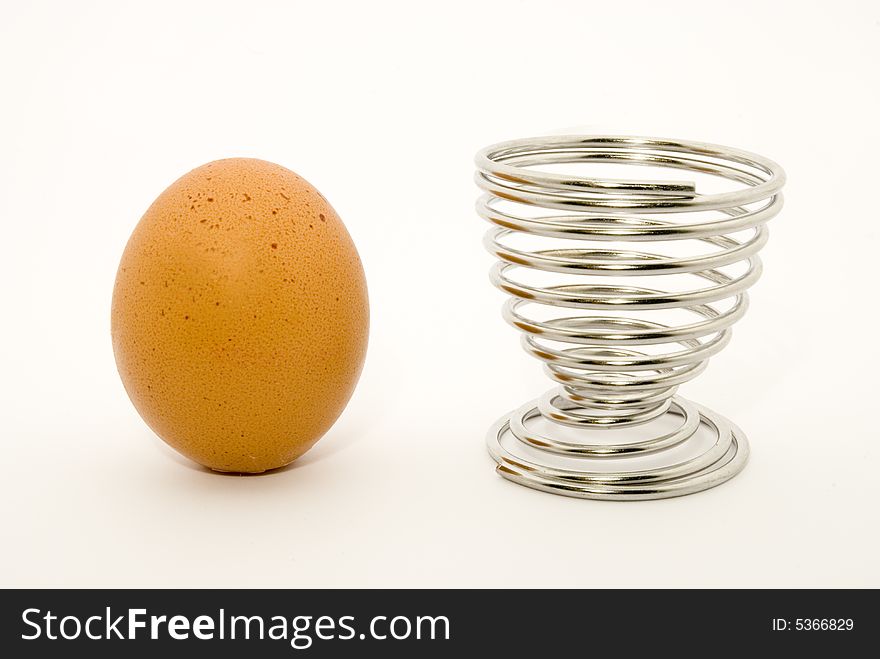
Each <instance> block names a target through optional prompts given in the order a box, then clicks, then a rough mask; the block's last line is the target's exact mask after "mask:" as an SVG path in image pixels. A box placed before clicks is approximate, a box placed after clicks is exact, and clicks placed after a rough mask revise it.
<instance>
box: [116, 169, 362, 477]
mask: <svg viewBox="0 0 880 659" xmlns="http://www.w3.org/2000/svg"><path fill="white" fill-rule="evenodd" d="M111 315H112V330H111V332H112V338H113V351H114V354H115V356H116V364H117V367H118V369H119V374H120V376H121V377H122V382H123V384H124V385H125V389H126V391H127V392H128V395H129V397H130V398H131V401H132V403H134V406H135V408H137V411H138V412H139V413H140V415H141V416H142V417H143V419H144V420H145V421H146V422H147V424H148V425H149V426H150V427H151V428H152V429H153V430H154V431H155V432H156V434H157V435H159V436H160V437H161V438H162V439H163V440H165V441H166V442H167V443H168V444H170V445H171V446H172V447H174V448H175V449H177V450H178V451H180V453H182V454H183V455H186V456H188V457H189V458H192V459H193V460H195V461H196V462H199V463H201V464H202V465H205V466H207V467H210V468H211V469H215V470H218V471H228V472H247V473H257V472H262V471H266V470H267V469H273V468H276V467H281V466H283V465H286V464H288V463H290V462H292V461H293V460H295V459H296V458H298V457H299V456H301V455H302V454H303V453H305V452H306V451H307V450H308V449H309V448H310V447H311V446H312V445H314V443H315V442H316V441H318V439H319V438H320V437H321V436H322V435H323V434H324V433H325V432H326V431H327V430H328V429H329V428H330V426H331V425H332V424H333V422H334V421H335V420H336V419H337V417H338V416H339V414H340V413H341V412H342V410H343V408H344V407H345V405H346V404H347V403H348V400H349V398H350V397H351V394H352V392H353V391H354V387H355V384H356V383H357V379H358V377H359V375H360V372H361V368H362V366H363V361H364V356H365V352H366V347H367V335H368V329H369V307H368V302H367V286H366V280H365V277H364V271H363V268H362V266H361V261H360V258H359V257H358V253H357V250H356V249H355V246H354V243H353V242H352V240H351V237H350V236H349V234H348V232H347V231H346V229H345V226H344V225H343V223H342V221H341V220H340V219H339V216H338V215H337V214H336V212H335V211H334V210H333V208H332V207H331V206H330V204H329V203H328V202H327V200H326V199H324V197H323V196H322V195H321V194H320V193H319V192H318V191H317V190H316V189H315V188H314V187H312V186H311V185H310V184H309V183H308V182H307V181H305V180H304V179H303V178H301V177H300V176H298V175H296V174H295V173H293V172H292V171H290V170H288V169H285V168H284V167H281V166H280V165H276V164H273V163H270V162H265V161H263V160H255V159H248V158H231V159H228V160H218V161H215V162H211V163H208V164H206V165H203V166H202V167H199V168H198V169H195V170H193V171H191V172H189V173H188V174H186V175H184V176H183V177H181V178H180V179H178V180H177V181H176V182H174V183H173V184H172V185H171V186H170V187H169V188H168V189H167V190H165V191H164V192H163V193H162V194H161V195H159V197H158V199H156V201H155V202H153V204H152V205H151V206H150V208H149V209H148V210H147V212H146V213H145V214H144V216H143V218H141V220H140V222H139V223H138V225H137V227H136V228H135V230H134V233H132V235H131V238H130V239H129V241H128V245H127V246H126V248H125V252H124V253H123V255H122V260H121V263H120V265H119V270H118V272H117V276H116V285H115V287H114V290H113V305H112V313H111Z"/></svg>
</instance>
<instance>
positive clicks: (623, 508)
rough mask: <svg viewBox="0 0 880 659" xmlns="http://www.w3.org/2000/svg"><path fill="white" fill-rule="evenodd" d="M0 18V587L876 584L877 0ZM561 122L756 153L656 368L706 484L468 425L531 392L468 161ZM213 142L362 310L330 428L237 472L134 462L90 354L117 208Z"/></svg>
mask: <svg viewBox="0 0 880 659" xmlns="http://www.w3.org/2000/svg"><path fill="white" fill-rule="evenodd" d="M5 4H7V5H8V6H5V7H4V9H3V15H4V18H3V21H2V25H0V94H2V102H0V151H2V155H0V219H2V246H3V254H2V259H0V275H2V276H0V281H2V287H3V288H2V308H3V322H2V325H0V333H2V334H0V355H2V366H0V370H2V389H0V399H2V421H3V425H2V433H0V446H2V452H0V460H2V463H3V466H4V469H3V476H2V478H0V506H2V524H0V544H2V547H3V549H2V555H0V584H2V585H6V586H17V585H21V586H42V585H46V586H48V585H64V586H68V585H70V586H72V585H78V586H99V585H107V586H136V585H137V586H188V585H192V586H414V587H418V586H875V587H876V586H880V561H878V559H877V556H878V554H880V532H878V526H880V525H878V521H880V519H878V518H880V515H878V505H880V486H878V467H880V462H878V456H880V449H878V442H877V440H878V439H880V437H878V431H877V425H876V424H875V423H873V421H872V416H873V415H874V414H876V411H877V408H878V387H877V380H876V373H877V367H878V359H877V351H876V336H875V333H876V327H877V326H878V325H877V297H876V296H877V293H876V291H877V288H876V284H877V261H878V259H880V240H878V217H877V204H876V201H875V198H876V193H877V189H878V167H877V153H878V152H880V129H878V122H877V117H878V100H880V94H878V77H877V76H878V74H877V71H878V64H880V5H878V3H876V2H869V1H865V2H843V1H836V2H821V3H810V2H789V3H785V2H778V3H769V2H764V1H761V2H744V1H740V2H736V3H733V2H731V3H723V4H721V3H719V4H716V3H707V2H641V3H640V2H600V3H587V2H559V1H557V2H551V1H548V0H541V1H537V2H523V1H520V2H516V1H513V0H505V1H504V2H461V3H454V2H447V3H435V4H433V5H425V4H424V3H407V2H378V1H376V2H350V3H339V2H327V1H323V2H315V1H312V2H277V3H269V2H257V1H254V0H249V1H247V2H237V3H223V2H204V3H197V2H182V1H180V0H174V1H173V2H155V1H154V2H148V3H128V2H106V3H96V2H77V3H67V2H57V3H55V4H48V3H30V2H29V3H24V2H9V3H5ZM565 132H612V133H628V134H653V135H659V136H676V137H683V138H689V139H696V140H705V141H711V142H718V143H722V144H730V145H732V146H738V147H740V148H745V149H750V150H754V151H757V152H759V153H762V154H764V155H767V156H769V157H771V158H774V159H775V160H777V161H779V162H780V163H781V164H782V165H783V166H784V167H785V168H786V170H787V173H788V176H789V183H788V185H787V187H786V189H785V194H786V206H785V208H784V209H783V211H782V214H781V215H780V216H778V217H777V218H776V219H775V220H773V223H772V226H771V239H770V244H769V245H768V247H767V248H766V249H765V250H764V252H762V258H763V261H764V264H765V274H764V277H763V278H762V280H761V281H760V282H759V283H758V285H757V286H755V288H754V289H753V290H752V293H751V300H752V306H751V309H750V311H749V313H748V314H747V315H746V317H745V319H744V320H743V321H741V322H740V323H739V324H738V325H737V327H736V329H735V331H734V336H733V341H732V343H731V345H730V346H729V347H728V348H727V349H726V350H725V351H724V352H722V353H721V354H720V355H719V356H717V357H715V358H714V359H713V360H712V362H711V364H710V366H709V369H708V371H707V372H706V373H705V374H704V375H703V376H701V377H700V378H698V379H697V380H695V381H694V382H692V383H689V384H688V385H686V386H685V387H683V388H682V393H683V394H684V395H685V396H687V397H689V398H692V399H694V400H697V401H699V402H700V403H703V404H705V405H707V406H709V407H711V408H714V409H716V410H718V411H720V412H721V413H722V414H725V415H726V416H728V417H730V418H731V419H733V420H735V421H736V423H737V424H738V425H740V426H741V427H742V428H743V429H744V430H745V431H746V433H747V435H748V437H749V439H750V441H751V445H752V459H751V462H750V463H749V465H748V466H747V468H746V470H745V471H744V472H743V473H742V474H741V475H740V476H738V477H737V478H736V479H734V480H733V481H731V482H729V483H727V484H725V485H723V486H721V487H719V488H716V489H714V490H710V491H708V492H704V493H701V494H697V495H693V496H689V497H684V498H679V499H672V500H665V501H654V502H644V503H614V502H596V501H584V500H576V499H568V498H564V497H557V496H552V495H549V494H543V493H540V492H535V491H532V490H529V489H526V488H522V487H518V486H516V485H513V484H511V483H508V482H507V481H505V480H503V479H501V478H499V477H497V476H496V475H495V474H494V473H493V466H494V465H493V463H492V461H491V460H490V458H489V457H488V455H487V454H486V451H485V448H484V435H485V432H486V430H487V428H488V426H489V425H490V424H491V423H492V422H493V421H494V420H495V419H496V418H497V417H499V416H500V415H501V414H502V413H504V412H506V411H508V410H510V409H512V408H514V407H517V406H519V405H520V404H522V403H523V402H525V401H526V400H528V399H530V398H533V397H535V396H537V395H539V394H540V393H542V392H543V391H544V390H545V389H546V388H548V386H549V382H548V381H547V379H546V377H545V376H544V375H543V373H542V372H541V369H540V366H539V364H538V363H537V362H535V361H534V360H532V359H530V358H529V357H527V356H526V355H525V354H524V353H523V352H522V350H521V349H520V347H519V343H518V340H519V337H518V336H517V334H516V332H514V331H513V330H512V329H511V328H509V327H508V326H507V325H506V324H505V323H504V322H503V321H502V319H501V317H500V314H499V310H500V304H501V302H502V301H503V296H502V295H501V294H500V293H498V292H497V291H496V290H495V289H493V288H492V286H491V285H490V284H489V282H488V278H487V274H486V273H487V270H488V268H489V266H490V265H491V262H492V260H491V258H490V257H489V255H488V254H486V253H484V251H483V248H482V246H481V237H482V234H483V233H484V231H485V230H486V226H484V224H483V223H482V222H481V221H480V220H479V219H478V218H477V217H476V216H475V214H474V212H473V201H474V199H475V197H476V189H475V187H474V185H473V182H472V178H471V177H472V170H473V167H472V157H473V154H474V152H475V151H476V150H477V149H479V148H481V147H482V146H485V145H487V144H490V143H492V142H496V141H499V140H502V139H510V138H515V137H525V136H530V135H535V134H550V133H565ZM230 156H254V157H260V158H264V159H267V160H272V161H275V162H278V163H280V164H283V165H285V166H287V167H289V168H291V169H293V170H295V171H297V172H298V173H300V174H302V175H303V176H305V177H306V178H307V179H309V180H310V181H311V182H312V183H313V184H314V185H316V186H317V187H318V188H319V189H320V190H321V191H322V192H323V193H324V194H325V196H326V197H327V198H328V199H329V200H330V201H331V203H332V204H333V205H334V206H335V208H336V209H337V211H338V212H339V214H340V215H341V217H342V218H343V219H344V221H345V223H346V225H347V226H348V229H349V231H350V232H351V234H352V236H353V238H354V240H355V242H356V244H357V246H358V248H359V250H360V253H361V256H362V259H363V261H364V264H365V268H366V272H367V279H368V283H369V287H370V296H371V310H372V328H371V340H370V349H369V354H368V357H367V364H366V368H365V371H364V374H363V377H362V379H361V381H360V384H359V387H358V390H357V392H356V394H355V396H354V398H353V399H352V401H351V403H350V405H349V407H348V408H347V410H346V412H345V414H344V415H343V417H341V419H340V420H339V422H338V423H337V424H336V425H335V426H334V427H333V429H332V430H331V431H330V432H329V433H328V434H327V435H326V436H325V438H324V439H323V440H322V441H321V442H320V443H319V444H318V445H317V446H316V448H315V449H313V450H312V451H311V452H310V453H308V454H307V455H306V456H304V457H303V458H302V459H301V460H299V461H298V462H297V463H295V465H294V466H293V467H291V468H287V469H284V470H281V471H278V472H274V473H270V474H268V475H264V476H259V477H234V476H233V477H230V476H220V475H216V474H213V473H210V472H208V471H206V470H203V469H201V468H199V467H198V466H196V465H194V464H192V463H189V462H188V461H186V460H185V459H183V458H181V457H179V456H178V455H177V454H176V453H174V452H173V451H172V450H171V449H169V448H167V447H166V446H165V445H164V444H163V443H162V442H161V441H160V440H158V439H157V438H156V437H155V436H154V435H153V434H152V433H151V431H150V430H149V429H148V428H147V427H146V425H145V424H144V423H143V422H142V421H141V419H140V418H139V417H138V415H137V413H136V412H135V410H134V408H133V407H132V406H131V404H130V403H129V401H128V399H127V397H126V394H125V391H124V390H123V387H122V385H121V382H120V380H119V377H118V375H117V373H116V369H115V364H114V360H113V355H112V351H111V346H110V334H109V309H110V294H111V290H112V286H113V280H114V276H115V271H116V267H117V264H118V260H119V257H120V255H121V253H122V249H123V247H124V245H125V242H126V240H127V238H128V236H129V234H130V232H131V231H132V229H133V228H134V226H135V224H136V223H137V221H138V219H139V218H140V216H141V214H142V213H143V212H144V210H146V208H147V206H148V205H149V204H150V202H151V201H152V200H153V198H155V197H156V196H157V195H158V194H159V193H160V192H161V191H162V190H163V189H164V188H165V187H166V186H167V185H168V184H169V183H171V182H172V181H173V180H174V179H175V178H177V177H178V176H180V175H181V174H183V173H185V172H186V171H188V170H189V169H191V168H193V167H195V166H197V165H199V164H202V163H204V162H207V161H210V160H213V159H217V158H222V157H230Z"/></svg>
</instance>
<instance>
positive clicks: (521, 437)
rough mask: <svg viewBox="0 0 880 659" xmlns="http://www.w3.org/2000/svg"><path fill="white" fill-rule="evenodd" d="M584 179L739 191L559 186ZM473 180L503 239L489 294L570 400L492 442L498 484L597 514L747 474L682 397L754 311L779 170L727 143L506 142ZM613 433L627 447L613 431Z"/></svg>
mask: <svg viewBox="0 0 880 659" xmlns="http://www.w3.org/2000/svg"><path fill="white" fill-rule="evenodd" d="M584 164H587V165H590V166H596V165H597V164H598V165H602V166H606V167H607V166H608V165H640V166H650V167H653V168H671V169H672V170H686V171H687V172H689V173H690V176H694V174H697V175H700V176H704V175H707V176H705V178H707V179H708V180H709V181H711V182H714V183H715V184H716V186H717V185H721V186H722V187H726V188H732V189H724V190H721V191H717V192H716V191H712V192H710V193H700V192H697V185H696V184H695V183H693V182H689V181H676V180H655V181H640V180H624V179H616V178H615V179H611V178H598V177H591V178H586V177H584V176H579V175H574V174H571V173H559V172H555V171H550V170H551V169H552V168H556V169H559V166H561V165H564V166H567V167H569V168H571V167H572V166H578V167H582V166H583V165H584ZM476 165H477V173H476V182H477V185H478V186H479V187H480V188H481V189H482V190H483V192H484V194H483V195H482V196H481V197H480V198H479V200H478V202H477V212H478V214H479V215H480V216H481V217H483V218H484V219H485V220H488V221H489V222H491V223H492V224H493V225H494V226H493V227H492V228H491V229H490V230H489V232H488V233H487V235H486V238H485V245H486V247H487V249H488V250H489V251H490V252H491V253H492V254H493V255H494V256H496V257H497V258H498V259H499V261H498V263H496V264H495V266H494V267H493V268H492V270H491V279H492V282H493V283H494V284H495V285H496V286H497V287H498V288H500V289H501V290H503V291H505V292H506V293H508V294H509V295H510V296H511V297H510V299H509V300H508V301H507V302H506V303H505V305H504V307H503V316H504V318H505V320H506V321H507V322H508V323H510V324H511V325H513V326H514V327H516V328H517V329H519V330H520V331H521V332H522V333H523V335H522V343H523V347H524V348H525V350H526V352H528V353H529V354H530V355H532V356H534V357H537V358H538V359H540V360H541V361H542V362H544V366H545V370H546V372H547V374H548V375H549V376H550V378H551V379H552V380H553V381H554V382H556V383H557V384H558V385H559V386H558V387H556V388H555V389H553V390H551V391H549V392H548V393H547V394H545V395H544V396H542V397H541V398H539V399H538V400H537V401H534V402H531V403H528V404H526V405H525V406H523V407H522V408H520V409H518V410H515V411H514V412H512V413H511V414H509V415H506V416H505V417H503V418H502V419H501V420H499V421H498V422H497V423H496V424H495V426H493V428H491V430H490V432H489V436H488V446H489V451H490V453H491V455H492V457H493V458H494V459H495V461H496V462H497V463H498V464H497V471H498V472H499V473H500V474H501V475H502V476H504V477H505V478H508V479H510V480H512V481H515V482H518V483H520V484H523V485H527V486H529V487H533V488H536V489H540V490H545V491H550V492H554V493H557V494H565V495H569V496H576V497H584V498H597V499H654V498H663V497H671V496H678V495H683V494H688V493H691V492H696V491H699V490H703V489H707V488H709V487H712V486H714V485H718V484H720V483H722V482H724V481H726V480H727V479H729V478H731V477H732V476H734V475H735V474H736V473H738V472H739V471H740V470H741V469H742V468H743V466H744V465H745V463H746V460H747V458H748V443H747V441H746V438H745V436H744V435H743V433H742V431H741V430H739V429H738V428H737V427H736V426H734V425H733V424H732V423H730V422H729V421H728V420H727V419H725V418H724V417H722V416H720V415H719V414H717V413H715V412H712V411H711V410H708V409H706V408H704V407H701V406H699V405H697V404H695V403H693V402H691V401H688V400H686V399H684V398H682V397H680V396H678V395H676V390H677V389H678V387H679V385H681V384H683V383H685V382H687V381H689V380H691V379H693V378H694V377H696V376H697V375H699V374H700V373H701V372H702V371H703V370H704V369H705V367H706V363H707V360H708V359H709V358H710V357H711V356H712V355H714V354H716V353H717V352H719V351H720V350H721V349H722V348H723V347H724V346H725V345H727V343H728V342H729V341H730V334H731V326H732V325H733V324H734V323H735V322H736V321H737V320H739V319H740V318H741V317H742V316H743V314H744V313H745V311H746V307H747V304H748V298H747V295H746V289H748V288H749V287H750V286H751V285H752V284H753V283H754V282H755V281H756V280H757V279H758V277H759V276H760V274H761V262H760V260H759V258H758V251H759V250H760V249H761V247H762V246H763V245H764V244H765V243H766V241H767V230H766V227H765V223H766V222H767V221H768V220H769V219H771V218H772V217H773V216H774V215H776V214H777V213H778V212H779V210H780V208H781V206H782V195H781V193H780V190H781V188H782V186H783V184H784V181H785V175H784V173H783V171H782V169H781V168H780V167H779V165H777V164H776V163H774V162H773V161H771V160H768V159H766V158H763V157H761V156H758V155H755V154H752V153H747V152H744V151H739V150H736V149H731V148H727V147H722V146H716V145H712V144H704V143H699V142H688V141H679V140H665V139H654V138H635V137H605V136H601V137H593V136H566V137H550V138H534V139H525V140H515V141H511V142H504V143H501V144H496V145H494V146H490V147H488V148H486V149H484V150H483V151H481V152H480V153H478V154H477V158H476ZM523 239H528V241H531V242H529V243H528V244H523V243H524V240H523ZM535 242H538V243H540V245H538V246H536V245H535V244H534V243H535ZM647 243H652V244H653V245H656V246H657V248H656V249H655V248H653V245H652V249H648V248H647V247H648V246H647ZM682 252H684V253H682ZM537 276H541V277H544V278H545V279H546V278H548V277H549V278H551V281H550V283H546V282H539V281H535V280H536V279H537V278H538V277H537ZM646 279H647V283H644V280H646ZM673 279H676V280H677V281H678V283H677V284H676V285H672V284H671V282H672V280H673ZM682 279H684V280H685V281H686V282H687V283H686V284H685V285H682V284H681V280H682ZM630 282H632V283H630ZM667 282H670V283H667ZM694 282H696V283H694ZM548 312H549V313H548ZM663 314H666V315H663ZM675 314H677V316H676V319H675V321H670V320H669V319H668V318H667V316H670V315H675ZM547 316H549V317H547ZM668 419H672V420H673V421H674V422H675V424H674V426H673V427H672V429H671V430H670V429H667V428H663V429H661V430H659V431H658V430H652V432H651V433H650V434H649V435H648V436H647V437H643V438H639V439H637V440H635V441H634V440H633V439H632V435H633V430H632V428H633V427H634V426H644V427H645V428H647V427H648V426H651V428H652V429H653V428H654V426H656V425H657V424H658V423H661V422H662V421H663V420H668ZM539 425H542V426H543V427H545V428H549V429H550V430H549V431H548V430H541V429H540V428H539V427H538V426H539ZM666 425H667V426H668V425H669V424H668V423H667V424H666ZM569 428H574V429H577V430H578V432H576V433H575V435H574V436H572V434H571V431H570V430H569V431H566V430H565V429H569ZM611 428H614V429H621V430H620V432H617V431H615V432H613V433H609V432H605V433H602V432H600V430H601V429H611ZM702 428H705V429H707V430H708V431H709V433H710V435H709V436H710V440H709V447H708V448H707V449H705V450H701V451H699V452H697V453H696V454H695V455H690V454H688V455H686V456H685V458H683V459H677V460H673V461H672V462H671V463H670V462H669V460H666V461H665V462H664V463H663V464H660V465H659V466H652V467H650V468H630V467H629V465H628V464H621V463H625V462H626V461H629V460H630V459H634V458H644V457H645V456H652V457H653V458H654V461H655V462H656V458H658V457H662V455H664V454H666V455H667V456H669V455H672V454H674V453H676V450H677V452H678V454H682V453H683V452H684V453H685V454H687V451H688V450H690V452H691V453H693V450H694V446H696V445H697V444H698V442H697V439H696V437H697V435H698V432H699V433H703V434H705V433H704V431H703V430H702ZM624 429H626V430H628V431H629V432H623V430H624ZM608 436H611V439H610V440H609V439H608ZM626 437H629V440H628V441H627V439H626ZM600 438H601V440H600ZM705 443H706V442H705V440H703V444H705ZM690 444H693V446H690V447H689V445H690ZM683 449H687V450H684V451H683ZM554 456H555V458H554ZM608 465H611V466H610V467H609V466H608Z"/></svg>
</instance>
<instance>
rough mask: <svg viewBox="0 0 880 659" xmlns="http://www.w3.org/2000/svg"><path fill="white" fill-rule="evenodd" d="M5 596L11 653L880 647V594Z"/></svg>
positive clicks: (421, 653) (0, 641)
mask: <svg viewBox="0 0 880 659" xmlns="http://www.w3.org/2000/svg"><path fill="white" fill-rule="evenodd" d="M0 600H2V605H0V626H2V638H0V648H2V649H3V650H4V655H5V656H10V657H11V656H15V657H19V656H66V655H67V654H68V653H70V652H77V653H79V652H84V653H87V654H86V655H84V656H89V657H119V656H141V655H143V656H156V653H161V655H160V656H162V657H163V658H164V657H177V656H180V657H192V656H194V655H193V652H210V653H211V656H217V657H225V656H249V657H251V656H258V657H296V656H307V657H325V656H326V657H330V656H333V657H338V656H359V655H361V654H363V653H364V652H369V653H374V652H378V653H381V656H392V657H394V656H401V657H403V656H406V657H412V656H418V657H435V656H436V657H441V656H442V657H449V656H452V655H451V653H452V652H456V651H460V650H471V651H475V650H479V649H481V648H486V647H489V648H491V649H492V653H493V656H498V653H506V654H508V655H509V656H524V655H526V654H538V653H540V654H542V655H544V654H547V653H552V652H557V651H567V652H568V651H571V652H577V653H578V654H582V655H586V654H588V653H591V652H593V651H596V650H599V649H607V648H609V647H616V648H618V649H619V650H620V651H621V652H622V653H623V654H622V655H621V656H629V655H630V654H631V653H633V652H638V651H645V650H657V648H665V649H666V650H668V651H669V653H671V654H672V656H696V655H700V656H708V655H711V654H713V653H714V652H715V651H719V650H724V651H725V653H727V652H730V651H732V650H743V651H746V650H754V649H767V650H788V651H792V650H799V649H809V650H812V651H816V650H828V651H829V652H846V651H850V650H855V649H856V648H863V647H865V645H864V643H865V641H866V640H872V639H873V640H880V631H878V629H880V624H878V623H880V620H878V599H877V591H872V590H727V591H722V590H268V591H267V590H6V591H2V595H0ZM707 644H708V645H707ZM8 650H13V652H12V653H11V654H10V653H9V652H7V651H8ZM123 652H124V653H125V655H122V654H121V653H123ZM243 653H244V654H243ZM707 653H708V654H707ZM841 656H850V655H849V654H845V655H841Z"/></svg>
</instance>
